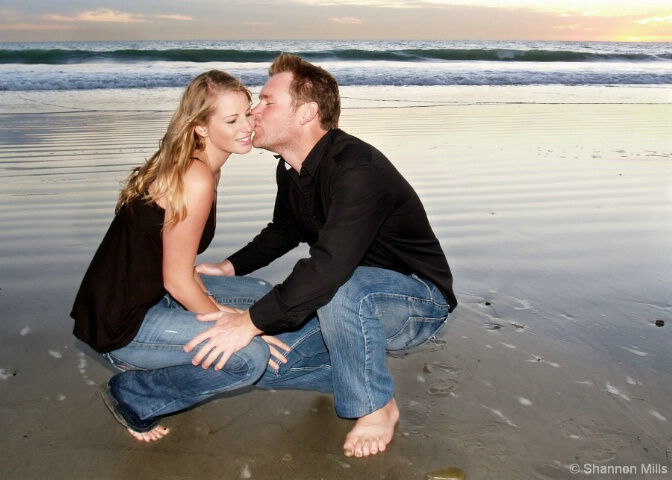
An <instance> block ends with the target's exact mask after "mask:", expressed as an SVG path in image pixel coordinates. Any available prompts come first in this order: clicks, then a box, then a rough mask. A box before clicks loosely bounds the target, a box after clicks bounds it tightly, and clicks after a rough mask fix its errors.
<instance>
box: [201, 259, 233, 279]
mask: <svg viewBox="0 0 672 480" xmlns="http://www.w3.org/2000/svg"><path fill="white" fill-rule="evenodd" d="M196 271H197V272H198V273H202V274H203V275H212V276H224V277H235V276H236V269H235V268H234V267H233V264H232V263H231V262H229V261H228V260H224V261H223V262H219V263H200V264H198V265H196Z"/></svg>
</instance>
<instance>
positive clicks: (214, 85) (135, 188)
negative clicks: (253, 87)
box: [115, 70, 252, 229]
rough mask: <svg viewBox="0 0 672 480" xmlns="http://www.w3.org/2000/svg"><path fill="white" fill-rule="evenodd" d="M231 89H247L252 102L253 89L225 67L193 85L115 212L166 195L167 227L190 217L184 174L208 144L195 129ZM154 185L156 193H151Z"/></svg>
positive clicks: (127, 184)
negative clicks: (248, 88) (156, 148)
mask: <svg viewBox="0 0 672 480" xmlns="http://www.w3.org/2000/svg"><path fill="white" fill-rule="evenodd" d="M228 91H231V92H244V93H245V94H246V95H247V97H248V99H249V100H250V102H251V101H252V96H251V95H250V92H249V91H248V90H247V88H245V86H244V85H243V84H242V83H241V82H240V80H238V79H237V78H235V77H232V76H231V75H229V74H228V73H226V72H223V71H221V70H210V71H208V72H204V73H202V74H200V75H199V76H197V77H196V78H195V79H194V80H193V81H192V82H191V83H190V84H189V86H188V87H187V89H186V90H185V91H184V93H183V94H182V98H181V99H180V104H179V106H178V108H177V110H176V111H175V113H174V114H173V117H172V118H171V120H170V123H169V124H168V129H167V130H166V134H165V135H164V136H163V139H162V140H161V142H160V143H159V150H158V151H157V152H156V153H155V154H154V155H152V157H151V158H150V159H149V160H148V161H147V162H146V163H145V164H144V165H142V166H140V167H136V168H134V169H133V170H132V171H131V174H130V175H129V176H128V178H127V179H126V182H125V184H124V187H123V189H122V190H121V193H120V194H119V200H118V201H117V206H116V208H115V213H118V212H119V209H121V207H122V206H123V205H125V204H128V203H131V202H133V201H134V200H137V199H139V198H140V199H143V200H145V201H146V202H147V203H151V202H156V201H157V200H158V199H159V198H163V197H165V198H166V199H167V201H168V206H169V209H170V212H171V216H170V218H169V219H168V220H167V221H166V222H165V223H164V227H163V228H164V229H167V228H170V227H172V226H174V225H176V224H177V223H179V222H181V221H182V220H184V218H185V217H186V216H187V207H186V199H185V194H184V180H183V179H184V175H185V173H186V171H187V169H188V168H189V166H190V165H191V162H193V161H194V159H193V155H194V152H197V151H202V150H204V149H205V143H204V142H203V139H202V138H201V137H199V136H198V135H197V134H196V131H195V129H196V127H197V126H203V125H207V124H208V121H209V120H210V117H211V116H212V114H213V113H214V111H215V107H216V101H217V97H218V95H220V94H222V93H224V92H228ZM152 184H154V187H153V189H152V190H153V192H152V193H150V192H149V187H150V185H152Z"/></svg>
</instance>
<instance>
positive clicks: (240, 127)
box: [197, 91, 253, 154]
mask: <svg viewBox="0 0 672 480" xmlns="http://www.w3.org/2000/svg"><path fill="white" fill-rule="evenodd" d="M252 128H253V120H252V112H251V109H250V100H249V99H248V97H247V95H246V94H245V92H232V91H228V92H224V93H222V94H219V95H218V96H217V101H216V104H215V112H214V113H213V114H212V116H211V117H210V120H209V121H208V123H207V125H205V128H202V127H198V129H197V131H198V133H199V134H200V135H201V137H203V138H204V139H205V142H206V145H208V144H209V145H210V147H211V148H214V149H215V150H219V151H221V152H226V153H238V154H243V153H247V152H249V151H250V150H252Z"/></svg>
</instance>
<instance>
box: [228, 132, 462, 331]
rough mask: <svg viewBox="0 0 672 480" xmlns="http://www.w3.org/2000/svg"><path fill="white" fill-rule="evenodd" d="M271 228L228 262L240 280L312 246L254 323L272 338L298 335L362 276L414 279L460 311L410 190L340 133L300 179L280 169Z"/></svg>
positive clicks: (378, 156)
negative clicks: (367, 271) (369, 270)
mask: <svg viewBox="0 0 672 480" xmlns="http://www.w3.org/2000/svg"><path fill="white" fill-rule="evenodd" d="M276 181H277V184H278V193H277V196H276V199H275V209H274V212H273V221H272V222H271V223H269V224H268V226H267V227H266V228H264V229H263V230H262V231H261V232H260V233H259V235H257V236H256V237H255V238H254V239H253V240H252V242H250V243H249V244H248V245H247V246H245V247H243V248H242V249H241V250H239V251H238V252H236V253H235V254H233V255H232V256H231V257H229V260H230V261H231V263H232V264H233V266H234V267H235V269H236V274H237V275H246V274H248V273H250V272H253V271H254V270H257V269H258V268H261V267H263V266H266V265H268V264H269V263H271V262H272V261H273V260H275V259H276V258H278V257H281V256H282V255H284V254H285V253H287V252H289V251H290V250H292V249H293V248H295V247H296V246H298V245H299V243H301V242H306V243H308V245H310V255H309V257H308V258H305V259H302V260H299V261H298V262H297V264H296V265H295V266H294V270H293V271H292V273H291V274H290V275H289V276H288V277H287V279H286V280H285V281H284V282H282V283H281V284H279V285H276V286H275V287H274V288H273V290H272V291H271V292H269V293H268V294H267V295H266V296H264V297H263V298H261V299H259V301H257V302H256V303H255V304H254V305H253V306H252V307H251V308H250V316H251V318H252V322H253V323H254V324H255V326H256V327H257V328H259V329H260V330H263V331H265V332H268V333H273V332H277V331H280V330H283V329H285V328H289V327H294V326H298V325H300V324H301V323H302V322H303V321H304V320H306V319H307V318H309V317H310V316H311V315H313V314H314V312H315V311H316V310H317V309H318V308H320V307H322V306H323V305H325V304H327V303H328V302H329V301H330V300H331V298H332V297H333V296H334V294H335V293H336V291H337V290H338V289H339V288H340V287H341V285H343V284H344V283H345V282H346V281H347V280H348V279H349V278H350V276H351V275H352V273H353V272H354V270H355V269H356V268H357V267H358V266H371V267H379V268H386V269H389V270H394V271H397V272H400V273H403V274H411V273H414V274H416V275H418V276H419V277H421V278H424V279H426V280H429V281H431V282H432V283H434V285H436V286H437V287H438V288H439V289H440V290H441V292H442V293H443V295H444V297H445V298H446V300H447V301H448V303H449V304H450V307H451V310H452V309H453V308H455V306H456V305H457V300H456V298H455V294H454V293H453V288H452V285H453V277H452V275H451V272H450V268H449V266H448V262H447V260H446V257H445V255H444V253H443V250H442V249H441V245H440V244H439V241H438V240H437V238H436V236H435V235H434V232H433V231H432V228H431V226H430V225H429V221H428V219H427V214H426V213H425V210H424V207H423V205H422V203H421V201H420V198H419V197H418V195H417V194H416V193H415V191H414V190H413V188H412V187H411V185H410V184H409V183H408V182H407V181H406V180H405V179H404V177H403V176H402V175H401V174H400V173H399V172H398V171H397V169H396V168H395V167H394V166H393V165H392V163H391V162H390V161H389V160H388V159H387V158H386V157H385V156H384V155H383V154H382V153H381V152H379V151H378V150H376V149H375V148H374V147H372V146H371V145H368V144H366V143H364V142H363V141H361V140H359V139H357V138H355V137H353V136H351V135H348V134H346V133H345V132H343V131H342V130H331V131H329V132H327V134H326V135H324V137H322V138H321V139H320V141H319V142H318V143H317V144H316V145H315V147H314V148H313V149H312V151H311V152H310V154H309V155H308V157H306V159H305V161H304V162H303V165H302V167H301V172H299V173H297V172H296V170H294V169H293V168H289V166H288V165H287V164H286V163H285V162H284V161H283V160H282V159H280V161H279V163H278V167H277V171H276Z"/></svg>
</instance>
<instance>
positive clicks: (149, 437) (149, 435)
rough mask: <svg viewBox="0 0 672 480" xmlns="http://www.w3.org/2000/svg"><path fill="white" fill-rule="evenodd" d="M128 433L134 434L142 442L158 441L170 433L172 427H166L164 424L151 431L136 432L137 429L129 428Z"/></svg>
mask: <svg viewBox="0 0 672 480" xmlns="http://www.w3.org/2000/svg"><path fill="white" fill-rule="evenodd" d="M128 433H130V434H131V435H133V437H135V438H136V440H140V441H141V442H156V441H157V440H161V439H162V438H163V437H165V436H166V435H168V434H169V433H170V429H169V428H166V427H164V426H163V425H157V426H156V427H154V428H153V429H152V430H150V431H149V432H136V431H135V430H131V429H130V428H129V429H128Z"/></svg>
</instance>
